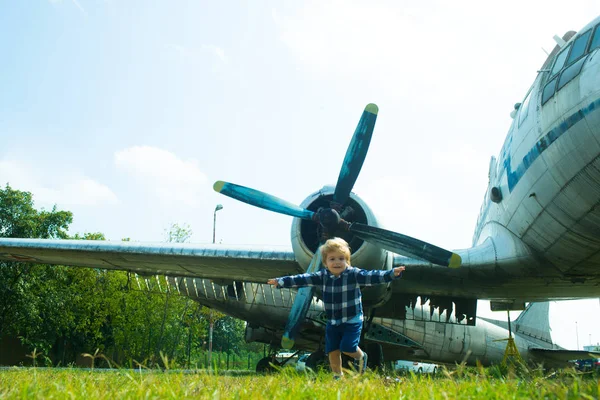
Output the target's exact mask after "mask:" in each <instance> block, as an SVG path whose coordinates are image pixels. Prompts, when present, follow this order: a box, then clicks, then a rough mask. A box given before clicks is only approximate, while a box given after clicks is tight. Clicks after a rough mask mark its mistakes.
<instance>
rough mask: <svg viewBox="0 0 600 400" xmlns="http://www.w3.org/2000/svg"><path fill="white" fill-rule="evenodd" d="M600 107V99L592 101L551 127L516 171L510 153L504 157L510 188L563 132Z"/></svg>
mask: <svg viewBox="0 0 600 400" xmlns="http://www.w3.org/2000/svg"><path fill="white" fill-rule="evenodd" d="M599 107H600V99H597V100H596V101H594V102H592V103H591V104H590V105H588V106H587V107H584V108H582V109H581V110H579V111H576V112H575V113H573V114H571V115H570V116H568V117H567V118H565V120H564V121H563V122H561V123H560V124H559V125H558V126H556V127H554V128H553V129H551V130H550V131H549V132H548V133H547V134H546V135H545V136H543V137H542V138H540V140H538V141H537V143H536V144H535V145H534V146H533V148H532V149H531V150H529V152H528V153H527V154H526V155H525V157H523V161H522V162H521V164H519V166H518V167H517V169H516V170H515V171H512V170H511V168H510V159H511V157H510V155H509V156H507V157H506V158H505V159H504V169H505V170H506V177H507V180H508V190H509V191H510V192H512V190H513V188H514V187H515V186H516V185H517V183H519V180H521V178H522V177H523V175H525V172H527V170H528V169H529V167H530V166H531V164H533V162H534V161H535V160H537V158H538V157H539V156H540V155H541V154H542V153H543V152H544V151H545V150H546V149H547V148H548V147H550V145H551V144H552V143H554V142H555V141H556V139H558V138H559V137H561V136H562V134H563V133H565V132H566V131H568V130H569V129H571V127H572V126H573V125H575V124H576V123H578V122H579V121H581V120H582V119H583V118H584V117H585V116H586V115H588V114H590V113H592V112H593V111H594V110H596V109H598V108H599Z"/></svg>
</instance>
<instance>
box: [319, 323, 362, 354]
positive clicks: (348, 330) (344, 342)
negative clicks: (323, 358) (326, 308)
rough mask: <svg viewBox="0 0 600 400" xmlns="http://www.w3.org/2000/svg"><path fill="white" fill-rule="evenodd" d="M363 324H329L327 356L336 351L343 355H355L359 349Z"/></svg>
mask: <svg viewBox="0 0 600 400" xmlns="http://www.w3.org/2000/svg"><path fill="white" fill-rule="evenodd" d="M362 325H363V324H362V322H356V323H344V324H340V325H331V324H329V323H328V324H327V327H326V328H325V354H329V353H330V352H332V351H335V350H341V351H342V352H343V353H354V352H356V350H357V349H358V342H359V341H360V332H361V331H362Z"/></svg>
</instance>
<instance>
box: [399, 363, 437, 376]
mask: <svg viewBox="0 0 600 400" xmlns="http://www.w3.org/2000/svg"><path fill="white" fill-rule="evenodd" d="M393 366H394V371H396V372H403V373H409V372H414V373H415V374H436V373H437V372H438V369H439V365H437V364H429V363H423V362H419V361H405V360H398V361H394V363H393Z"/></svg>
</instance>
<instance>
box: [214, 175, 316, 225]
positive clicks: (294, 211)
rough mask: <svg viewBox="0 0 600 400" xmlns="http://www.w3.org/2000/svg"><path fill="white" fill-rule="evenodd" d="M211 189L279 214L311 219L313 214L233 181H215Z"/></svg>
mask: <svg viewBox="0 0 600 400" xmlns="http://www.w3.org/2000/svg"><path fill="white" fill-rule="evenodd" d="M213 189H214V190H215V192H219V193H221V194H224V195H225V196H229V197H231V198H233V199H236V200H239V201H243V202H244V203H247V204H250V205H252V206H256V207H260V208H264V209H265V210H269V211H274V212H277V213H280V214H285V215H290V216H292V217H298V218H302V219H308V220H311V219H312V217H313V214H314V213H313V212H312V211H309V210H306V209H304V208H301V207H298V206H296V205H294V204H292V203H289V202H287V201H285V200H282V199H280V198H278V197H275V196H271V195H270V194H267V193H264V192H261V191H258V190H255V189H250V188H247V187H245V186H240V185H236V184H234V183H229V182H223V181H216V182H215V184H214V185H213Z"/></svg>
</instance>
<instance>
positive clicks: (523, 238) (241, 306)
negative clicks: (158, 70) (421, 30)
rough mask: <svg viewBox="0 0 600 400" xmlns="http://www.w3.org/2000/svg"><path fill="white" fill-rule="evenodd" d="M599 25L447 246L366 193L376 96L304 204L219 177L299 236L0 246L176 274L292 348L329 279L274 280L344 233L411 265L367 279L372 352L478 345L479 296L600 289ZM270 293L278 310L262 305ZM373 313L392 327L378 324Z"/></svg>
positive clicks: (533, 98)
mask: <svg viewBox="0 0 600 400" xmlns="http://www.w3.org/2000/svg"><path fill="white" fill-rule="evenodd" d="M599 25H600V17H597V18H595V19H594V20H592V21H591V22H590V23H588V24H587V25H586V26H584V27H583V28H582V29H581V30H580V31H579V32H577V33H575V32H573V31H570V32H567V33H566V34H565V35H564V36H563V37H562V38H558V37H557V38H555V39H556V41H557V45H556V47H555V48H554V49H553V51H552V52H551V53H550V55H549V56H548V58H547V60H546V61H545V63H544V64H543V65H542V67H541V69H540V70H539V71H538V74H537V77H536V79H535V80H534V82H533V84H532V85H531V87H530V89H529V90H528V91H527V92H526V94H525V96H524V98H523V100H522V101H521V102H519V103H517V104H515V107H514V110H513V112H512V113H511V116H512V118H513V120H512V124H511V126H510V129H509V131H508V135H507V137H506V140H505V142H504V145H503V146H502V149H501V150H500V153H499V156H498V158H496V157H492V159H491V162H490V166H489V170H488V177H489V181H488V187H487V188H486V191H485V197H484V201H483V204H482V206H481V210H480V214H479V218H478V221H477V225H476V228H475V232H474V236H473V242H472V247H471V248H468V249H462V250H455V251H448V250H445V249H442V248H440V247H437V246H435V245H433V244H429V243H426V242H423V241H420V240H418V239H415V238H412V237H409V236H406V235H403V234H400V233H397V232H392V231H388V230H385V229H382V228H380V227H379V223H378V221H377V219H376V217H375V215H374V213H373V211H372V210H371V209H370V208H369V206H368V205H367V204H366V202H365V201H363V200H362V199H361V198H360V197H359V196H358V195H357V194H355V193H353V192H352V188H353V186H354V183H355V182H356V180H357V179H358V175H359V173H360V169H361V167H362V164H363V161H364V160H365V157H366V155H367V151H368V146H369V143H370V141H371V137H372V133H373V130H374V126H375V122H376V119H377V116H378V113H379V109H378V107H377V106H376V105H374V104H369V105H367V106H366V108H365V110H364V112H363V114H362V116H361V118H360V120H359V124H358V126H357V129H356V131H355V133H354V136H353V138H352V140H351V142H350V146H349V147H348V150H347V153H346V156H345V158H344V161H343V164H342V168H341V171H340V174H339V177H338V181H337V183H336V185H335V186H324V187H323V188H322V189H320V190H318V191H316V192H314V193H312V194H311V195H309V196H308V197H307V198H306V199H305V200H304V201H303V202H302V203H301V204H300V205H299V206H296V205H294V204H291V203H289V202H286V201H284V200H282V199H279V198H277V197H274V196H272V195H269V194H266V193H263V192H260V191H258V190H255V189H250V188H246V187H243V186H239V185H236V184H233V183H228V182H222V181H218V182H216V183H215V185H214V189H215V190H216V191H218V192H220V193H222V194H224V195H227V196H229V197H232V198H234V199H237V200H240V201H244V202H246V203H249V204H251V205H253V206H257V207H261V208H264V209H266V210H269V211H273V212H277V213H281V214H284V215H288V216H292V217H294V219H293V220H292V230H291V250H279V249H273V248H268V247H262V246H260V247H228V246H222V245H195V244H173V243H166V244H165V243H161V244H151V243H133V242H122V243H121V242H119V243H111V242H99V241H79V240H77V241H70V240H39V239H18V238H10V239H0V259H2V260H8V261H20V262H30V263H44V264H59V265H72V266H80V267H91V268H106V269H119V270H127V271H131V272H135V273H138V274H140V275H143V276H148V275H154V274H160V275H167V276H171V277H173V278H171V279H173V281H172V282H173V283H174V284H175V285H176V287H177V288H179V289H180V290H184V293H185V294H187V295H190V296H191V297H193V298H195V299H197V300H198V301H200V302H201V303H203V304H205V305H207V306H209V307H214V308H216V309H219V310H221V311H223V312H225V313H227V314H229V315H232V316H235V317H238V318H241V319H243V320H245V321H247V323H248V331H247V335H248V338H249V339H251V340H256V341H263V342H266V343H270V344H272V345H273V346H277V344H276V342H277V341H281V342H280V346H281V347H283V348H286V349H288V348H294V349H310V350H312V351H313V354H318V349H319V348H320V346H321V343H322V339H323V323H322V322H323V321H322V320H319V317H318V315H319V313H318V312H317V313H316V314H315V313H313V311H311V310H318V307H319V302H320V300H319V293H318V292H315V291H314V290H313V289H311V288H301V289H299V290H297V291H296V290H292V291H284V290H281V291H279V292H277V291H272V290H268V287H267V286H266V285H265V282H266V281H267V279H269V278H273V277H278V276H284V275H292V274H297V273H303V272H307V271H308V272H310V271H316V270H318V269H319V268H321V262H320V259H319V256H318V254H319V252H318V251H317V249H318V247H319V245H320V244H321V243H322V242H323V240H324V239H326V238H327V237H331V236H341V237H343V238H345V239H346V241H348V242H349V243H350V246H351V248H352V249H353V252H352V264H353V265H355V266H358V267H361V268H364V269H384V270H388V269H390V268H392V267H394V266H398V265H406V266H407V270H406V271H405V273H404V274H403V277H402V279H398V280H395V281H394V282H392V283H391V284H388V285H382V286H377V287H370V288H365V289H364V290H363V305H364V309H365V311H366V315H367V319H366V326H365V340H366V341H367V342H369V340H370V343H372V344H373V346H374V348H373V349H369V348H367V352H369V351H370V352H371V353H369V354H370V357H369V358H370V359H371V360H372V361H373V362H375V361H380V360H379V359H381V358H382V356H381V357H379V356H371V354H372V353H373V352H377V353H378V354H382V352H383V348H385V349H386V354H387V355H388V358H389V357H390V355H393V354H394V350H392V349H390V348H389V346H384V344H385V343H384V342H382V339H383V338H385V337H389V338H393V340H394V341H395V346H396V347H398V348H402V347H404V348H402V349H401V351H400V350H397V353H398V354H405V353H410V351H408V350H407V349H406V348H411V349H413V350H414V349H425V352H426V353H428V354H429V356H428V357H427V359H429V360H431V361H438V360H439V361H441V360H442V359H448V355H452V354H454V356H453V357H454V359H455V360H459V361H460V360H461V359H462V358H461V357H463V358H464V356H465V354H466V353H465V352H466V351H468V350H469V349H470V348H474V347H476V344H475V341H468V340H467V339H466V337H467V336H466V335H467V332H470V331H467V329H473V328H477V327H476V321H477V318H476V317H477V300H478V299H488V300H490V301H491V308H492V310H507V311H509V310H522V309H524V307H525V303H526V302H534V303H535V302H544V301H548V300H560V299H580V298H592V297H599V296H600V210H599V207H597V205H598V204H600V190H599V189H598V187H600V186H599V185H598V183H599V182H600V161H599V160H600V79H598V76H599V73H600V60H599V59H600V50H598V48H599V47H600V28H599V27H598V26H599ZM182 285H183V286H182ZM209 292H210V293H212V295H211V296H208V293H209ZM202 293H204V294H202ZM219 293H220V294H219ZM207 296H208V297H207ZM269 302H270V303H271V304H272V307H271V308H270V309H268V310H269V311H265V310H262V308H261V307H263V306H266V305H267V304H268V303H269ZM259 310H260V311H259ZM426 310H427V311H426ZM427 313H429V317H427ZM281 314H283V315H285V318H284V319H283V320H282V318H281ZM416 315H420V317H419V318H421V319H418V318H416V317H415V316H416ZM376 318H378V319H376ZM423 318H424V319H423ZM389 319H391V320H393V321H405V322H404V324H405V325H404V326H405V328H404V331H403V330H402V329H400V328H396V327H397V326H398V325H397V324H396V325H394V324H393V323H392V324H391V325H389V324H388V326H386V325H385V323H384V321H386V320H389ZM284 320H285V322H284ZM410 321H413V322H414V324H415V326H421V325H420V324H424V325H423V326H424V328H423V333H422V334H418V335H417V334H416V335H411V334H409V333H410V329H409V328H407V327H406V324H409V325H410ZM479 323H480V324H483V322H482V321H479ZM431 324H433V325H431ZM442 326H443V327H444V328H443V329H442ZM373 327H377V330H376V331H374V332H379V333H380V334H381V335H383V336H381V337H379V339H381V340H375V339H373V336H372V335H371V336H370V334H369V332H371V330H372V329H373ZM384 328H385V329H384ZM397 329H400V330H399V331H398V330H397ZM436 329H437V331H436ZM489 329H491V328H489ZM489 329H488V330H489ZM442 331H444V332H445V335H446V337H447V338H448V339H452V343H450V344H448V345H447V347H443V346H445V345H442V344H440V345H439V346H442V347H441V349H442V350H441V351H440V352H439V353H435V351H433V350H431V349H430V350H427V349H428V348H427V346H426V345H425V344H426V343H428V342H429V341H431V340H438V339H440V337H438V336H436V333H435V332H440V333H441V332H442ZM475 336H477V335H475ZM369 338H371V339H369ZM433 338H438V339H433ZM517 342H518V341H517ZM436 343H437V342H436ZM440 343H443V342H440ZM460 343H462V345H461V344H460ZM480 345H483V344H481V343H480ZM373 346H371V347H373ZM486 346H488V347H489V346H490V344H489V343H487V342H486ZM432 348H435V346H433V347H432ZM459 348H462V350H461V352H454V350H458V349H459ZM525 350H526V349H525ZM472 353H473V354H475V353H476V352H472ZM435 354H437V355H435ZM486 354H487V353H486ZM490 354H491V353H490ZM408 355H409V356H410V354H408ZM314 358H315V359H316V358H318V356H315V357H314ZM403 358H406V357H403ZM577 358H581V357H577ZM488 359H489V362H498V361H499V359H498V357H491V356H490V357H489V358H488ZM474 360H475V359H474V358H470V359H469V361H470V362H474ZM263 364H264V363H263Z"/></svg>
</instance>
